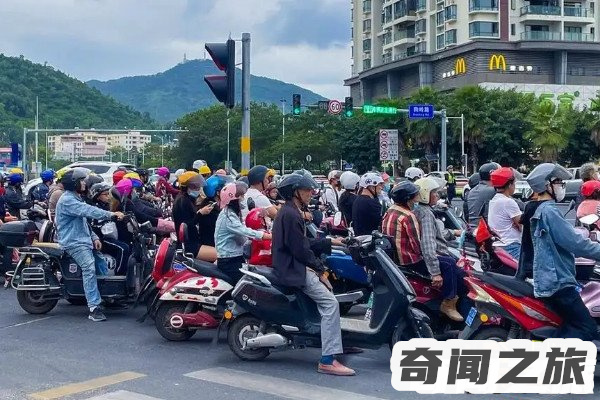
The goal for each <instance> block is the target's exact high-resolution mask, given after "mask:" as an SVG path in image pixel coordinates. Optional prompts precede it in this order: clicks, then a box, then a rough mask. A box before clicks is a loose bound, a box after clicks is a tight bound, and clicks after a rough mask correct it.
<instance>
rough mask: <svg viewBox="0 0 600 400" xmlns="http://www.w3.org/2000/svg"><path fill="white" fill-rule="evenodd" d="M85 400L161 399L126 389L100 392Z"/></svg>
mask: <svg viewBox="0 0 600 400" xmlns="http://www.w3.org/2000/svg"><path fill="white" fill-rule="evenodd" d="M87 400H161V399H158V398H156V397H152V396H146V395H145V394H140V393H135V392H128V391H127V390H117V391H116V392H110V393H106V394H101V395H100V396H95V397H90V398H89V399H87Z"/></svg>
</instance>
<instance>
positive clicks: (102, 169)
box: [23, 161, 135, 197]
mask: <svg viewBox="0 0 600 400" xmlns="http://www.w3.org/2000/svg"><path fill="white" fill-rule="evenodd" d="M67 167H69V168H75V167H83V168H87V169H89V170H91V171H92V172H94V173H95V174H97V175H100V176H101V177H102V178H103V179H104V180H105V181H106V182H108V183H112V176H113V174H114V173H115V171H116V170H117V169H119V168H126V169H129V170H133V169H135V165H133V164H126V163H121V162H105V161H78V162H74V163H72V164H69V165H67ZM41 182H42V180H41V179H40V178H35V179H30V180H29V181H27V184H26V185H25V189H24V190H23V193H25V195H26V196H28V197H29V194H30V192H31V189H33V188H34V187H36V186H37V185H38V184H39V183H41Z"/></svg>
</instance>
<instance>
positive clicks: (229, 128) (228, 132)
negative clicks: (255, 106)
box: [225, 108, 231, 173]
mask: <svg viewBox="0 0 600 400" xmlns="http://www.w3.org/2000/svg"><path fill="white" fill-rule="evenodd" d="M230 132H231V120H230V119H229V108H228V109H227V165H226V166H225V170H226V171H227V173H229V172H230V171H231V167H230V166H229V165H230V159H229V134H230Z"/></svg>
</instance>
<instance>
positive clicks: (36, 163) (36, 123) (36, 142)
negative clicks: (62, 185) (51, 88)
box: [35, 96, 40, 173]
mask: <svg viewBox="0 0 600 400" xmlns="http://www.w3.org/2000/svg"><path fill="white" fill-rule="evenodd" d="M39 110H40V105H39V102H38V96H35V172H37V173H39V172H40V171H38V170H37V167H38V129H39V126H38V123H39V119H40V113H39Z"/></svg>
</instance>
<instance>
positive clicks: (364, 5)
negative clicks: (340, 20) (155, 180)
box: [363, 0, 371, 13]
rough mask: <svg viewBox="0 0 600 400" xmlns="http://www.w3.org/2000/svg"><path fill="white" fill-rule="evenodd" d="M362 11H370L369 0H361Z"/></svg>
mask: <svg viewBox="0 0 600 400" xmlns="http://www.w3.org/2000/svg"><path fill="white" fill-rule="evenodd" d="M363 12H365V13H367V12H371V0H365V1H363Z"/></svg>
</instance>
